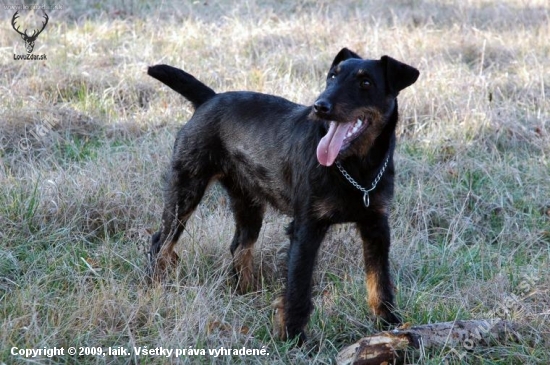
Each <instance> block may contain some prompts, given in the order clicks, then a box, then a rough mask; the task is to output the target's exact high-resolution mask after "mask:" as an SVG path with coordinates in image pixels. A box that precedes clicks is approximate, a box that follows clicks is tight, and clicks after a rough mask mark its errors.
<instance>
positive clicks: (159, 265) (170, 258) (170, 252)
mask: <svg viewBox="0 0 550 365" xmlns="http://www.w3.org/2000/svg"><path fill="white" fill-rule="evenodd" d="M176 243H177V241H172V242H170V243H168V244H166V245H164V246H163V247H162V248H161V249H160V252H159V254H158V256H157V259H156V262H155V267H154V271H153V280H154V281H157V282H161V281H162V280H163V278H164V276H165V275H166V272H167V271H168V270H169V269H173V268H175V267H177V266H178V263H179V256H178V254H177V253H175V252H174V246H175V245H176Z"/></svg>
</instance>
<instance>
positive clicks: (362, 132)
mask: <svg viewBox="0 0 550 365" xmlns="http://www.w3.org/2000/svg"><path fill="white" fill-rule="evenodd" d="M148 74H149V75H151V76H152V77H154V78H156V79H157V80H160V81H161V82H163V83H165V84H166V85H168V86H169V87H170V88H172V89H174V90H175V91H177V92H178V93H180V94H182V95H183V96H184V97H185V98H187V99H188V100H189V101H191V103H192V104H193V106H194V107H195V109H196V111H195V114H194V115H193V117H192V118H191V120H189V122H187V124H185V125H184V126H183V128H181V130H180V131H179V133H178V135H177V138H176V142H175V145H174V153H173V156H172V162H171V165H170V171H169V174H168V179H167V186H166V191H165V206H164V213H163V216H162V228H161V229H160V231H159V232H157V233H155V234H154V235H153V240H152V241H153V242H152V246H151V249H150V256H151V264H152V268H153V272H152V275H153V277H155V278H157V279H158V278H160V277H161V276H162V273H163V272H164V270H165V269H166V268H167V266H168V265H173V264H176V262H177V260H178V256H177V255H176V253H175V252H174V251H173V247H174V245H175V244H176V242H177V240H178V238H179V236H180V234H181V233H182V231H183V229H184V226H185V223H186V221H187V219H188V218H189V216H190V215H191V213H192V212H193V210H194V209H195V207H196V206H197V204H199V202H200V200H201V198H202V196H203V194H204V191H205V189H206V188H207V186H208V185H209V184H210V183H211V182H213V181H215V180H217V181H219V182H220V183H221V184H222V185H223V186H224V187H225V189H226V190H227V192H228V194H229V196H230V199H231V204H232V209H233V213H234V216H235V224H236V230H235V236H234V237H233V242H232V243H231V253H232V254H233V260H234V267H235V270H236V272H237V274H238V287H239V289H240V290H241V291H247V290H251V289H253V288H254V287H255V279H254V273H253V264H252V249H253V245H254V243H255V242H256V240H257V238H258V234H259V232H260V228H261V226H262V220H263V214H264V211H265V206H266V203H269V204H271V205H272V206H274V207H275V208H277V209H278V210H280V211H281V212H284V213H286V214H288V215H291V216H292V217H293V221H292V223H291V224H290V226H289V229H288V235H289V237H290V248H289V251H288V259H287V260H288V262H287V264H288V268H287V270H288V274H287V282H286V291H285V293H284V296H283V297H281V298H280V299H279V300H278V301H277V305H276V306H277V307H278V311H277V318H276V322H277V323H275V324H276V326H278V327H279V328H278V331H279V335H280V337H281V338H282V339H286V338H289V339H291V338H295V337H296V336H299V342H300V343H301V342H303V340H304V339H305V335H304V327H305V325H306V324H307V321H308V317H309V315H310V313H311V311H312V307H313V305H312V300H311V292H312V273H313V267H314V263H315V257H316V255H317V251H318V250H319V246H320V245H321V242H322V240H323V237H324V236H325V233H326V232H327V230H328V228H329V227H330V226H331V225H332V224H337V223H344V222H353V223H355V224H356V226H357V228H358V230H359V232H360V234H361V238H362V240H363V253H364V261H365V270H366V283H367V289H368V294H369V298H368V303H369V305H370V307H371V309H372V311H373V312H374V313H375V314H376V315H378V316H379V317H380V318H381V319H382V320H383V321H384V322H385V324H397V323H399V322H400V319H399V317H398V316H397V315H396V313H395V312H394V299H393V286H392V283H391V279H390V275H389V270H388V255H389V249H390V229H389V225H388V209H389V205H390V202H391V199H392V195H393V185H394V183H393V180H394V164H393V151H394V147H395V127H396V124H397V119H398V115H397V99H396V98H397V95H398V93H399V91H401V90H402V89H404V88H406V87H408V86H410V85H412V84H413V83H414V82H415V81H416V79H417V78H418V75H419V72H418V70H416V69H415V68H413V67H411V66H408V65H405V64H403V63H401V62H399V61H396V60H394V59H392V58H390V57H388V56H383V57H382V58H381V59H380V60H364V59H361V57H359V56H358V55H357V54H355V53H353V52H351V51H350V50H348V49H346V48H344V49H342V50H341V51H340V52H339V53H338V55H337V56H336V58H335V59H334V61H333V63H332V66H331V67H330V71H329V73H328V77H327V86H326V89H325V91H324V92H323V93H322V94H321V95H320V96H319V98H318V99H317V101H316V102H315V104H314V105H313V106H304V105H298V104H294V103H292V102H290V101H288V100H285V99H282V98H280V97H277V96H272V95H264V94H259V93H253V92H227V93H222V94H216V93H215V92H214V91H213V90H212V89H210V88H209V87H207V86H205V85H204V84H203V83H201V82H200V81H198V80H197V79H195V78H194V77H193V76H191V75H189V74H187V73H185V72H184V71H182V70H179V69H177V68H174V67H171V66H167V65H157V66H153V67H150V68H149V70H148Z"/></svg>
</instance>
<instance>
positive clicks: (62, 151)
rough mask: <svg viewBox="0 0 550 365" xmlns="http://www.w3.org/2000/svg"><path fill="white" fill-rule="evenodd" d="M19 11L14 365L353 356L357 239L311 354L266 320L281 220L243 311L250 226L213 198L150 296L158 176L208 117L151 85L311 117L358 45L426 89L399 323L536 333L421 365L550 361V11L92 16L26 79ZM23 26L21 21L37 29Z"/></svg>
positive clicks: (97, 6)
mask: <svg viewBox="0 0 550 365" xmlns="http://www.w3.org/2000/svg"><path fill="white" fill-rule="evenodd" d="M205 4H206V5H205ZM13 12H14V11H13V10H8V9H5V8H4V12H2V13H0V14H1V15H0V17H1V18H0V21H1V22H2V24H4V25H5V26H4V27H2V28H1V29H0V44H1V45H2V51H3V52H2V54H3V57H2V58H1V59H0V78H1V82H0V157H1V159H0V191H1V192H0V239H1V241H2V244H1V246H0V301H1V303H2V304H1V305H0V318H1V321H0V344H1V348H2V350H5V351H4V352H2V353H0V363H1V362H4V363H6V364H11V363H18V362H21V363H22V362H25V360H24V359H22V358H20V357H14V356H12V355H10V354H9V349H10V348H11V347H13V346H17V347H19V348H38V347H54V346H58V347H59V346H64V347H65V348H67V347H68V346H103V347H108V346H118V345H120V346H123V347H126V348H128V349H130V348H132V347H133V346H148V347H149V348H154V347H158V346H163V347H165V348H186V349H187V348H189V346H191V347H193V348H197V349H207V348H215V349H217V348H221V347H222V346H223V347H225V348H240V347H243V346H245V347H247V348H258V349H259V348H262V346H266V347H267V349H268V351H269V353H270V355H269V356H264V357H231V356H226V357H218V358H213V357H208V356H206V357H182V358H177V359H176V358H173V359H172V362H173V363H233V362H244V363H270V364H277V363H279V364H286V363H331V361H332V358H333V357H334V355H335V354H336V353H337V351H338V350H339V349H341V348H342V346H343V345H345V344H347V343H349V342H351V341H353V340H356V339H358V338H359V337H360V336H362V335H365V334H369V333H371V332H372V331H374V328H373V325H372V316H371V314H370V313H369V311H368V309H367V306H366V303H365V301H364V297H365V294H366V293H365V289H364V284H363V277H364V275H363V269H362V262H361V260H360V257H361V255H360V244H359V242H358V238H357V234H356V233H355V231H354V230H353V229H352V228H350V227H347V226H342V227H335V228H334V229H333V230H332V231H331V232H330V234H329V236H328V238H327V240H326V242H325V244H324V246H323V251H322V253H321V256H320V259H319V264H318V270H317V274H316V278H315V280H316V291H317V293H318V295H317V296H316V299H315V301H316V310H315V312H314V313H313V315H312V319H311V321H310V324H309V327H308V332H309V334H310V336H311V342H310V343H309V346H306V347H305V348H303V349H301V350H299V349H292V347H291V346H290V345H288V344H285V343H281V342H278V341H276V340H274V339H273V337H272V329H271V324H272V323H271V322H272V309H271V308H270V303H271V302H272V300H273V299H274V298H275V296H276V295H277V294H278V291H279V290H280V289H281V282H280V280H279V276H280V272H279V271H278V263H279V262H280V260H281V257H280V256H281V254H282V253H283V252H284V245H285V242H286V237H285V236H284V234H283V232H284V229H283V228H284V225H285V223H286V222H287V219H285V218H283V217H281V216H279V215H277V214H275V213H271V214H269V216H268V218H267V220H266V223H265V227H264V229H263V231H262V233H261V236H260V240H259V242H258V244H257V252H256V256H257V263H258V266H259V267H258V269H260V270H262V272H263V273H264V283H263V289H262V290H261V291H260V292H258V293H254V294H250V295H243V296H239V295H236V294H234V292H233V288H232V285H233V283H232V282H231V280H229V273H230V262H231V258H230V255H229V250H228V245H229V241H230V239H231V236H232V230H233V222H232V218H231V215H230V212H229V209H228V207H227V204H226V201H225V197H224V195H223V193H222V192H220V191H219V190H218V189H213V190H212V191H211V192H210V193H209V194H208V196H207V197H206V198H205V200H204V201H203V204H201V206H200V208H199V209H198V211H197V212H196V213H195V214H194V216H193V217H192V219H191V221H190V223H189V225H188V231H187V232H186V233H185V234H184V235H183V237H182V239H181V242H180V246H179V248H178V250H179V254H180V257H181V258H182V263H181V266H180V268H179V269H178V270H177V272H176V273H174V276H173V277H172V278H171V280H169V283H168V284H167V286H166V287H158V288H148V287H146V286H144V285H143V282H142V280H143V277H144V267H145V255H144V251H145V250H146V249H147V246H148V244H149V242H148V240H149V237H148V235H147V233H146V229H149V228H153V229H154V228H156V227H157V225H158V224H159V218H160V209H161V204H162V201H161V185H160V184H161V173H162V171H163V170H164V168H165V166H166V164H167V162H168V158H169V155H170V152H171V145H172V143H173V140H174V134H175V132H176V130H177V128H178V126H179V125H181V124H182V123H184V122H185V121H186V120H187V119H188V118H189V116H190V115H191V112H192V111H191V108H190V105H189V104H186V103H184V102H183V100H182V99H181V97H179V96H178V95H176V94H175V93H174V92H172V91H170V90H168V89H167V88H165V87H163V86H161V85H160V84H159V83H156V82H155V81H154V80H151V79H149V78H147V76H146V75H145V69H146V66H147V65H151V64H156V63H161V62H162V63H168V64H172V65H175V66H178V67H182V68H185V69H186V70H188V71H190V72H191V73H193V74H194V75H196V76H197V77H198V78H200V79H201V80H204V81H205V82H206V83H207V84H209V85H211V86H212V87H213V88H214V89H215V90H217V91H224V90H243V89H246V90H255V91H261V92H266V93H272V94H277V95H281V96H284V97H286V98H288V99H291V100H294V101H297V102H301V103H305V104H308V103H311V102H312V101H313V100H314V98H315V96H316V94H318V93H319V92H320V91H321V89H322V87H323V79H324V77H325V76H324V75H325V73H326V71H327V67H328V65H329V64H330V62H331V60H332V57H333V56H334V54H335V53H336V52H337V51H338V50H339V49H340V48H341V47H344V46H346V47H349V48H351V49H354V50H355V51H357V52H359V53H360V54H362V55H364V56H366V57H371V58H377V57H380V56H381V55H383V54H388V55H391V56H394V57H395V58H398V59H401V60H403V61H405V62H407V63H409V64H411V65H415V66H417V67H418V68H419V69H420V70H421V77H420V79H419V81H418V82H417V83H416V84H415V85H414V86H413V87H411V88H410V89H407V90H405V91H404V92H403V93H402V95H401V97H400V105H401V115H402V118H401V124H400V127H399V135H400V138H399V139H400V141H399V148H398V153H397V169H398V180H397V189H396V192H397V196H396V199H395V203H394V206H393V211H392V226H393V233H392V234H393V251H392V265H393V270H394V275H395V281H396V283H397V286H398V306H399V308H400V309H401V312H402V314H403V316H404V318H405V319H406V320H407V321H409V322H413V323H426V322H433V321H445V320H452V319H454V318H461V319H466V318H476V317H481V316H488V315H493V316H494V315H496V314H499V315H506V316H509V317H511V318H512V319H513V320H515V321H517V322H518V323H520V324H521V326H522V328H523V333H524V338H523V340H522V341H521V342H520V343H518V344H504V345H501V346H498V347H494V348H492V349H491V350H483V349H476V350H474V351H472V352H469V353H467V354H466V355H465V357H464V358H462V360H459V358H458V357H457V356H453V355H452V354H453V351H452V349H443V350H441V351H440V352H434V353H428V354H425V356H423V357H422V358H416V359H414V360H411V362H414V363H419V364H440V363H441V362H442V361H443V360H444V359H445V356H447V359H448V361H449V363H455V364H459V363H464V364H466V363H467V364H474V363H476V364H477V363H479V364H481V363H483V364H497V363H499V364H500V363H506V364H512V363H513V364H547V363H549V362H550V355H549V353H548V350H547V349H548V347H549V346H550V333H549V330H548V328H549V327H550V324H549V321H548V320H549V316H550V300H549V299H548V298H549V297H550V289H549V286H550V274H549V271H548V267H549V265H550V184H549V183H548V181H550V165H549V164H550V161H549V154H550V147H549V146H550V130H549V126H548V124H549V118H550V112H549V111H550V101H549V100H550V99H549V98H548V97H547V95H548V94H549V93H550V69H549V66H548V65H549V64H550V43H549V42H548V34H550V19H549V17H550V6H549V5H548V2H547V1H545V0H530V1H529V0H521V1H520V0H509V1H505V2H501V1H496V0H487V1H482V0H471V1H464V2H461V3H460V4H455V2H451V1H428V0H423V1H415V0H412V1H397V0H390V1H387V2H375V1H351V0H349V1H338V2H336V1H328V0H327V1H315V2H313V1H301V2H298V3H295V2H287V1H283V2H281V1H275V0H251V1H246V2H241V3H238V4H233V3H231V2H221V3H214V2H186V3H183V4H181V3H179V2H170V1H168V2H163V3H160V4H156V5H150V4H146V3H144V2H140V1H116V0H111V1H108V2H107V1H105V2H91V1H84V0H82V1H80V2H76V3H73V4H71V5H68V4H67V5H64V9H63V10H56V11H51V12H50V13H49V15H50V23H49V24H48V26H47V28H46V30H45V31H44V32H43V33H42V34H41V35H40V36H39V38H38V40H37V42H36V46H35V51H34V53H36V54H42V53H46V54H47V57H48V59H47V61H27V62H24V61H14V60H13V56H12V54H13V53H17V54H20V53H23V52H24V47H23V42H22V41H21V39H20V38H19V37H18V36H17V34H16V33H15V32H14V31H13V30H12V29H11V27H9V26H8V24H9V21H10V18H11V16H12V15H13ZM23 13H24V14H23V15H22V17H21V22H26V21H28V22H32V21H33V19H34V17H33V15H32V13H28V12H23ZM45 121H47V122H48V123H50V126H51V128H50V127H48V129H47V133H45V134H44V135H43V136H40V138H36V137H35V136H34V135H33V134H32V133H31V131H35V132H36V127H37V126H40V125H42V126H43V125H44V123H45ZM24 138H27V139H25V140H24V141H25V144H24V145H23V147H24V148H23V149H22V148H21V146H22V145H21V141H22V139H24ZM512 304H513V305H512ZM455 350H457V351H458V352H459V353H462V351H463V350H464V349H455ZM39 361H42V362H44V361H45V360H44V359H42V360H39ZM49 361H50V362H51V363H74V361H76V360H75V359H74V358H71V357H58V358H53V359H50V360H49ZM165 362H166V360H163V359H162V358H158V357H147V358H145V357H141V358H135V357H133V356H132V357H94V356H88V357H82V358H79V363H90V364H91V363H113V364H114V363H165Z"/></svg>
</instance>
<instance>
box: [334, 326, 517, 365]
mask: <svg viewBox="0 0 550 365" xmlns="http://www.w3.org/2000/svg"><path fill="white" fill-rule="evenodd" d="M510 336H511V337H512V338H513V340H515V341H517V340H518V339H519V337H520V336H519V334H518V333H517V332H516V331H515V330H514V326H513V324H512V323H510V322H508V321H504V320H500V319H479V320H469V321H455V322H443V323H433V324H425V325H419V326H412V327H407V326H403V327H401V328H398V329H396V330H393V331H387V332H380V333H377V334H375V335H372V336H367V337H363V338H362V339H361V340H359V341H358V342H356V343H354V344H353V345H350V346H348V347H346V348H345V349H344V350H342V351H340V353H339V354H338V356H337V357H336V363H337V364H338V365H381V364H394V363H395V362H399V361H400V360H402V357H403V355H404V353H405V350H407V349H411V348H414V349H418V350H421V351H424V349H428V348H434V347H445V346H446V347H451V348H459V347H460V348H462V347H464V348H466V349H471V348H472V347H473V346H474V345H480V346H488V345H489V344H490V343H491V340H500V341H502V340H505V339H506V338H510Z"/></svg>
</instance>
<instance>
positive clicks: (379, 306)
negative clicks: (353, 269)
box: [357, 213, 401, 327]
mask: <svg viewBox="0 0 550 365" xmlns="http://www.w3.org/2000/svg"><path fill="white" fill-rule="evenodd" d="M357 227H358V229H359V232H360V234H361V238H362V239H363V257H364V261H365V272H366V284H367V292H368V300H367V301H368V304H369V306H370V308H371V310H372V311H373V312H374V314H375V315H376V316H378V317H379V318H380V319H381V320H382V323H379V324H381V327H387V326H388V325H392V324H399V323H401V319H400V318H399V316H398V315H397V313H396V312H395V308H394V298H393V285H392V282H391V278H390V272H389V252H390V228H389V224H388V217H387V215H385V214H383V213H380V214H375V215H374V216H372V217H371V218H370V219H369V220H368V222H363V223H358V224H357Z"/></svg>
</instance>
